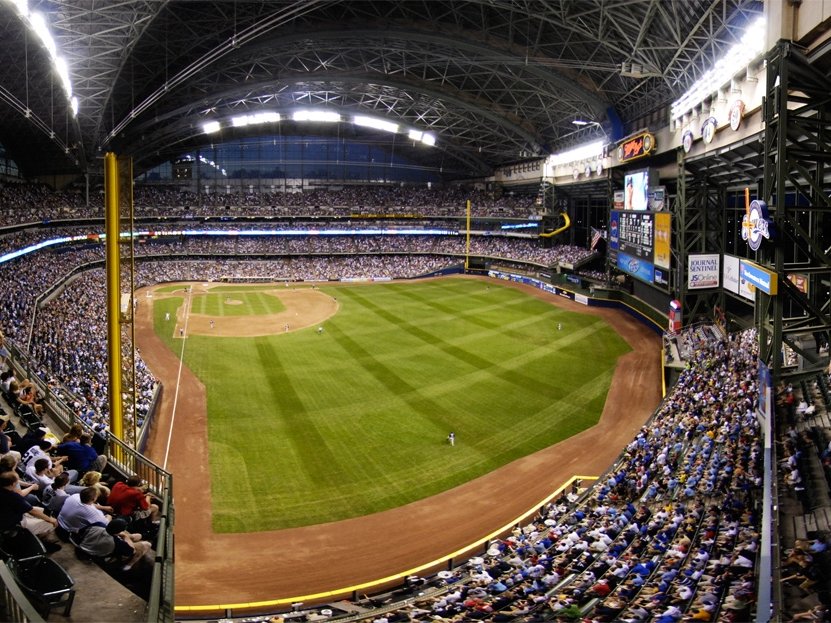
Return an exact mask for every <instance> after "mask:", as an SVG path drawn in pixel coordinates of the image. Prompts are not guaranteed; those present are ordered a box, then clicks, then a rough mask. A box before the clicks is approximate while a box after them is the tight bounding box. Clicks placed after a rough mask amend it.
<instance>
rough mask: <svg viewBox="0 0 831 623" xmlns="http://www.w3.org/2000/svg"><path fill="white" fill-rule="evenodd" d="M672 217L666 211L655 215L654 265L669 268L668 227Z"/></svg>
mask: <svg viewBox="0 0 831 623" xmlns="http://www.w3.org/2000/svg"><path fill="white" fill-rule="evenodd" d="M671 222H672V217H670V215H669V213H667V212H660V213H658V214H656V215H655V248H654V253H655V258H654V262H655V266H656V267H658V268H664V269H666V270H669V258H670V253H669V247H670V231H671V230H670V227H671Z"/></svg>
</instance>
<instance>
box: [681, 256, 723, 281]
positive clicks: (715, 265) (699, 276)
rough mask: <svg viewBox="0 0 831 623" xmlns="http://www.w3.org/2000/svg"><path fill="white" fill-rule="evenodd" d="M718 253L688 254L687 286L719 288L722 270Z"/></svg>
mask: <svg viewBox="0 0 831 623" xmlns="http://www.w3.org/2000/svg"><path fill="white" fill-rule="evenodd" d="M719 260H720V256H719V254H718V253H708V254H705V253H701V254H697V255H693V254H690V255H689V256H687V288H688V289H690V290H701V289H703V288H717V287H718V282H719V273H720V272H721V266H720V261H719Z"/></svg>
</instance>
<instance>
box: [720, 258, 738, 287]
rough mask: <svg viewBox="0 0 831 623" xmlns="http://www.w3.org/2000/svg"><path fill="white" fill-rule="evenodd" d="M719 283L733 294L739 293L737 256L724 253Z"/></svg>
mask: <svg viewBox="0 0 831 623" xmlns="http://www.w3.org/2000/svg"><path fill="white" fill-rule="evenodd" d="M721 285H722V287H723V288H724V289H725V290H729V291H730V292H732V293H733V294H738V293H739V258H737V257H736V256H734V255H725V256H724V261H723V262H722V266H721Z"/></svg>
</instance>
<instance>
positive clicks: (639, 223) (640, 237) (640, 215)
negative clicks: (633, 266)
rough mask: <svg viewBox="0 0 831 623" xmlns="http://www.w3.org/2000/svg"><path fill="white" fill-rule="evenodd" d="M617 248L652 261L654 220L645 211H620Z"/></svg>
mask: <svg viewBox="0 0 831 623" xmlns="http://www.w3.org/2000/svg"><path fill="white" fill-rule="evenodd" d="M619 214H620V216H619V218H618V241H619V242H618V244H619V246H618V249H619V250H620V251H622V252H623V253H627V254H629V255H631V256H633V257H638V258H641V259H644V260H648V261H650V262H651V261H652V257H653V250H652V238H653V230H654V223H655V220H654V219H653V218H652V214H650V213H646V212H633V211H627V212H620V213H619Z"/></svg>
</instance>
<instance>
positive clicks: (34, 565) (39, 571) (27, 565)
mask: <svg viewBox="0 0 831 623" xmlns="http://www.w3.org/2000/svg"><path fill="white" fill-rule="evenodd" d="M9 568H10V569H11V571H12V574H13V575H14V577H15V579H16V580H17V584H18V586H20V589H21V590H22V591H23V592H24V593H25V594H26V596H27V597H28V598H29V600H30V601H31V602H32V605H33V606H35V607H36V608H37V609H38V610H39V611H40V612H41V613H42V614H43V618H45V619H46V618H49V612H50V611H51V610H52V608H53V607H55V606H58V605H60V604H64V609H63V615H64V616H69V612H70V611H71V610H72V602H73V601H75V582H74V581H73V580H72V578H71V577H70V576H69V574H68V573H67V572H66V569H64V568H63V567H61V566H60V565H59V564H58V563H57V562H55V561H54V560H52V559H51V558H46V557H44V556H41V557H39V558H32V559H29V560H16V561H15V560H10V561H9Z"/></svg>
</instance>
